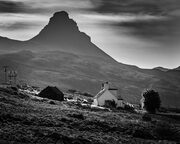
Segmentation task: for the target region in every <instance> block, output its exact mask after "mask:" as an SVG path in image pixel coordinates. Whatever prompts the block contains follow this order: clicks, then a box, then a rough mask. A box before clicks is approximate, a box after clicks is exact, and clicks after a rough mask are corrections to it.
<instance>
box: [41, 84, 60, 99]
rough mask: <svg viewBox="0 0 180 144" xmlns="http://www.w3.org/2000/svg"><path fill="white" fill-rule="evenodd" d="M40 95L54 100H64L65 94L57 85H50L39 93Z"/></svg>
mask: <svg viewBox="0 0 180 144" xmlns="http://www.w3.org/2000/svg"><path fill="white" fill-rule="evenodd" d="M38 96H39V97H42V98H48V99H52V100H58V101H63V100H64V94H63V92H61V91H60V90H59V89H58V88H57V87H52V86H48V87H46V88H45V89H43V90H42V91H41V92H40V93H39V94H38Z"/></svg>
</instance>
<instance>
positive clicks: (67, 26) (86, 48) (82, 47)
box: [30, 11, 107, 57]
mask: <svg viewBox="0 0 180 144" xmlns="http://www.w3.org/2000/svg"><path fill="white" fill-rule="evenodd" d="M30 42H31V43H37V44H43V45H46V46H49V47H51V48H52V47H53V48H52V49H56V50H61V51H65V52H71V53H76V54H83V55H91V56H98V57H101V56H103V57H104V56H105V57H107V54H105V53H104V52H103V51H101V50H100V49H99V48H98V47H97V46H95V45H94V44H93V43H91V39H90V37H89V36H87V35H86V34H85V33H83V32H80V31H79V28H78V26H77V23H76V22H75V21H74V20H72V19H70V18H69V15H68V13H67V12H65V11H62V12H56V13H55V14H54V15H53V17H51V18H50V21H49V23H48V24H47V25H46V26H45V27H44V28H43V29H42V31H41V32H40V33H39V34H38V35H37V36H35V37H34V38H32V39H31V40H30ZM49 47H48V48H47V49H48V50H49Z"/></svg>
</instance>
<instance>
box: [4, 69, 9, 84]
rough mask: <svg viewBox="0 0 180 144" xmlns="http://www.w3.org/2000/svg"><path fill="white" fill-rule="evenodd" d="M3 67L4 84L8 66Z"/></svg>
mask: <svg viewBox="0 0 180 144" xmlns="http://www.w3.org/2000/svg"><path fill="white" fill-rule="evenodd" d="M3 68H4V82H5V84H7V69H8V66H3Z"/></svg>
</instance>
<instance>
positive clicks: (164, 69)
mask: <svg viewBox="0 0 180 144" xmlns="http://www.w3.org/2000/svg"><path fill="white" fill-rule="evenodd" d="M154 69H157V70H160V71H164V72H166V71H168V70H169V69H167V68H163V67H156V68H154Z"/></svg>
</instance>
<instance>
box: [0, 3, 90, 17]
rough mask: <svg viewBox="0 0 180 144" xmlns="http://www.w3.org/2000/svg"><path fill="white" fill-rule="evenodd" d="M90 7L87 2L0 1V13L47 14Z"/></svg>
mask: <svg viewBox="0 0 180 144" xmlns="http://www.w3.org/2000/svg"><path fill="white" fill-rule="evenodd" d="M90 7H91V3H90V2H89V0H76V1H72V0H51V1H49V0H36V1H31V0H13V1H12V0H7V1H5V0H0V13H32V14H33V13H39V14H49V13H54V12H56V11H61V10H67V11H76V10H86V9H88V8H90Z"/></svg>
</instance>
